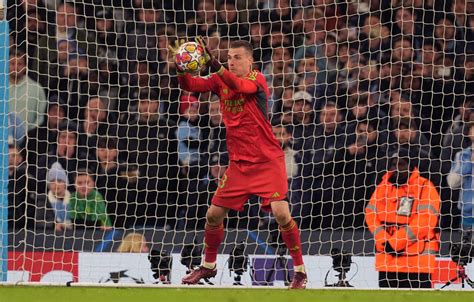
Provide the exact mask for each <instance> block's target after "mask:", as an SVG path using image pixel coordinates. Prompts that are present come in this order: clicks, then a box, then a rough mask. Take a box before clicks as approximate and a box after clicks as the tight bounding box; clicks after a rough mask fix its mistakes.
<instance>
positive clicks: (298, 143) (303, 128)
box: [292, 91, 315, 150]
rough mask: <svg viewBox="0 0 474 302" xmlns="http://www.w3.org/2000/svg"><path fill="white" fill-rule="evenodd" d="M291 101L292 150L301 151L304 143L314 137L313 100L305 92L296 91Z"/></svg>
mask: <svg viewBox="0 0 474 302" xmlns="http://www.w3.org/2000/svg"><path fill="white" fill-rule="evenodd" d="M293 100H294V103H293V108H292V109H293V126H294V128H293V131H292V132H293V148H294V149H295V150H302V149H303V146H304V145H305V143H306V141H308V140H309V139H311V138H312V137H313V136H314V135H315V133H314V132H315V127H314V121H315V113H314V110H313V98H312V97H311V95H310V94H309V93H308V92H306V91H297V92H296V93H295V94H294V95H293Z"/></svg>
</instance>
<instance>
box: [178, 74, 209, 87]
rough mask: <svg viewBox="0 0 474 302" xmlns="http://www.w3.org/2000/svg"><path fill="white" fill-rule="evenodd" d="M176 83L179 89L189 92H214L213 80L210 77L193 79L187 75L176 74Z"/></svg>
mask: <svg viewBox="0 0 474 302" xmlns="http://www.w3.org/2000/svg"><path fill="white" fill-rule="evenodd" d="M178 82H179V86H180V87H181V89H184V90H187V91H191V92H208V91H214V83H215V79H213V78H212V76H211V77H209V78H202V77H193V76H192V75H190V74H189V73H185V72H184V73H182V72H178Z"/></svg>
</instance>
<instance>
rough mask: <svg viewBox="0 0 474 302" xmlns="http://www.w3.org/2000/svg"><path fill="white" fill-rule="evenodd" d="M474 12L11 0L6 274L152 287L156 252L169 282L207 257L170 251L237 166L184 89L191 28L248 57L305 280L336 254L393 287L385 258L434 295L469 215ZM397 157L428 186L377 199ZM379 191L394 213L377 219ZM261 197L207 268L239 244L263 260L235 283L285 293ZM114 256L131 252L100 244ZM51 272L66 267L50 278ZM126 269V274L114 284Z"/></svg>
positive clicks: (194, 238)
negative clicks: (280, 163)
mask: <svg viewBox="0 0 474 302" xmlns="http://www.w3.org/2000/svg"><path fill="white" fill-rule="evenodd" d="M473 13H474V3H473V2H471V1H469V0H452V1H437V0H431V1H417V0H414V1H384V0H380V1H336V0H315V1H307V0H295V1H291V0H274V1H238V0H235V1H232V0H224V1H212V0H211V1H209V0H200V1H198V0H196V1H183V0H178V1H149V0H133V1H131V0H126V1H125V0H124V1H113V0H101V1H92V0H91V1H75V2H65V3H63V2H62V1H58V0H37V1H15V0H8V1H7V9H6V20H7V21H8V24H9V29H10V32H9V37H10V49H9V51H10V56H9V66H10V73H9V87H8V89H9V98H8V121H9V124H8V134H9V136H8V138H9V139H8V144H9V166H8V171H9V174H8V176H9V179H8V204H7V203H6V202H4V203H3V207H7V206H8V227H9V228H8V234H9V241H8V244H7V248H8V251H9V253H8V271H9V273H8V276H9V277H8V279H7V280H8V281H17V280H23V281H28V282H32V281H43V282H47V281H58V280H59V281H64V280H65V279H66V281H68V280H67V279H71V280H74V281H79V282H81V281H82V282H87V281H92V282H112V281H113V280H115V279H116V280H120V282H124V280H128V281H130V282H137V280H138V281H140V280H141V281H143V282H144V283H148V282H155V281H156V280H161V279H159V278H158V279H155V278H154V277H153V276H152V275H151V274H152V272H151V271H150V270H149V263H148V262H147V259H146V255H145V254H146V253H148V251H149V250H151V249H153V250H159V251H161V252H162V254H161V256H160V257H161V258H160V259H168V258H167V256H166V255H171V256H172V257H175V258H176V259H175V261H174V262H173V272H174V273H173V275H172V276H171V278H170V279H169V280H171V281H172V283H178V284H179V283H180V277H181V276H182V275H183V274H184V272H185V271H186V267H187V268H189V267H192V266H193V263H194V264H196V262H197V263H198V262H199V257H197V255H199V251H197V252H196V253H195V254H196V255H195V256H196V257H194V256H193V257H191V256H186V255H184V258H185V259H188V258H189V259H188V260H190V261H191V260H192V261H191V264H189V263H187V264H184V265H181V264H180V262H182V258H183V255H182V254H181V255H180V253H181V252H182V251H184V250H186V248H189V247H194V248H196V249H200V248H202V245H201V242H202V237H203V229H204V223H205V216H206V210H207V208H208V206H209V205H210V200H211V198H212V196H213V194H214V192H215V191H216V189H217V187H218V185H219V179H221V178H222V177H223V175H224V173H225V170H226V167H227V166H228V161H229V160H228V154H227V147H226V140H225V137H226V130H225V127H224V125H223V121H222V116H221V113H220V104H219V98H218V97H217V96H215V95H212V94H211V93H192V92H188V91H184V90H181V89H180V88H179V85H178V81H177V75H176V69H175V65H174V58H172V57H171V56H170V53H169V51H168V49H167V46H168V45H172V44H174V42H175V41H176V40H177V39H180V38H183V39H186V40H190V41H191V40H193V38H194V37H196V36H198V35H201V36H203V37H205V38H206V40H207V44H208V46H209V48H210V49H212V50H213V53H214V55H215V56H216V57H217V58H218V59H219V61H220V62H222V63H223V64H224V65H225V64H226V61H227V52H228V49H229V45H230V43H231V42H232V41H233V40H236V39H241V40H246V41H249V42H250V43H251V44H252V46H253V48H254V52H253V57H254V62H255V64H254V66H255V68H256V69H258V70H260V71H261V72H262V74H263V75H264V76H265V78H266V81H267V83H268V86H269V88H270V91H271V96H270V99H269V107H268V108H269V112H270V113H269V116H268V119H269V121H270V122H271V124H272V128H273V132H274V134H275V136H276V138H277V139H278V141H279V142H280V143H281V145H282V149H283V150H284V153H285V160H286V169H287V175H288V183H289V188H290V191H289V193H288V201H289V204H290V206H291V213H292V215H293V217H294V218H295V220H296V221H297V223H298V225H299V227H300V230H301V236H302V242H303V253H304V255H305V257H306V258H305V259H307V271H308V274H309V276H310V286H314V287H318V286H321V285H323V279H324V271H325V270H326V269H330V268H331V267H333V268H336V271H337V269H339V270H343V271H345V269H340V268H339V267H338V266H337V265H336V264H335V265H331V262H330V259H331V258H329V257H328V255H330V254H331V251H333V252H334V250H333V249H334V248H337V249H339V250H344V251H345V252H347V254H350V255H354V257H353V258H352V261H353V262H355V263H358V264H359V265H358V266H359V269H358V271H359V273H358V274H356V275H355V276H354V281H352V282H353V283H354V282H355V284H356V285H357V286H360V287H367V286H368V287H377V286H378V285H379V284H378V278H379V275H378V273H376V271H375V265H376V264H377V270H378V271H382V272H384V273H385V272H388V274H389V275H388V277H387V279H388V280H390V282H400V283H397V284H396V285H397V286H403V285H402V284H403V283H402V281H403V278H404V277H400V278H398V277H393V275H390V273H391V272H393V269H394V267H398V268H399V269H401V272H403V273H408V272H416V273H418V272H421V273H431V274H432V275H431V276H432V277H431V280H432V281H433V284H434V286H437V285H439V284H441V283H443V282H445V281H447V280H448V279H449V278H450V277H453V276H456V270H455V267H456V265H455V264H453V263H452V262H449V261H450V260H449V259H450V249H449V246H450V243H455V242H458V241H459V240H460V238H461V237H462V236H465V235H466V234H468V233H469V232H468V230H469V229H471V228H472V225H473V222H472V221H473V219H474V218H473V217H474V213H473V206H472V203H473V201H472V197H471V195H470V193H469V192H470V190H471V185H472V184H471V177H472V171H471V170H472V168H471V163H472V156H471V151H470V147H471V139H470V138H471V137H472V135H473V133H474V132H470V125H471V123H470V122H471V121H472V120H473V119H474V115H473V114H474V111H473V110H472V108H474V107H473V106H474V99H473V97H472V94H473V88H474V84H473V83H472V82H473V77H474V40H473V31H474V17H473ZM5 34H6V33H5ZM207 74H208V73H207V72H206V71H203V72H202V74H201V75H202V76H206V75H207ZM403 152H406V153H407V154H406V155H404V156H406V157H407V158H409V159H410V165H416V166H417V167H418V168H417V169H418V170H419V175H421V177H422V179H427V180H429V181H431V183H432V184H433V186H434V187H433V188H431V189H429V191H430V194H431V195H422V194H425V193H426V192H425V193H423V192H420V188H421V190H423V188H424V187H425V183H423V182H420V183H423V185H420V184H419V183H417V184H416V185H415V186H414V187H416V189H414V190H415V191H416V192H415V191H410V192H405V193H400V192H401V191H400V190H401V189H399V193H393V192H392V191H390V190H388V189H387V190H386V191H385V192H384V194H385V195H384V196H382V195H383V194H382V193H380V194H379V195H378V197H379V198H378V199H377V200H375V199H374V200H373V201H370V199H371V197H372V195H373V193H374V191H375V190H376V188H377V186H378V184H380V182H381V181H383V179H384V178H383V176H384V175H385V174H386V172H387V168H388V167H389V166H390V164H391V163H392V159H393V158H394V157H397V156H401V153H403ZM256 173H258V171H256ZM398 180H399V181H402V180H401V178H399V179H398ZM391 181H392V182H395V181H397V180H394V179H393V178H391ZM426 186H429V185H428V184H426ZM390 194H392V195H390ZM397 194H398V195H397ZM417 194H419V195H417ZM388 195H390V196H388ZM374 196H375V195H374ZM426 196H428V197H426ZM405 197H406V198H405ZM390 198H392V199H390ZM393 198H395V199H393ZM389 199H390V200H389ZM436 199H438V200H436ZM387 200H389V201H391V202H393V200H395V204H396V205H397V206H398V208H397V206H394V207H393V208H390V209H391V210H388V209H386V208H383V207H384V206H385V205H386V203H385V201H387ZM397 200H398V201H397ZM410 200H411V201H410ZM258 201H259V200H258V198H256V197H255V198H254V197H252V198H251V199H250V200H249V203H248V204H247V205H246V207H245V210H244V211H243V212H239V213H237V212H235V211H231V212H230V213H229V217H228V218H227V219H226V221H225V226H226V228H227V229H228V230H229V231H228V233H227V235H226V239H225V242H224V244H223V245H222V249H221V250H220V251H221V252H222V255H220V256H219V257H220V258H219V259H220V260H219V261H220V262H219V263H218V265H219V267H220V268H223V267H226V266H227V263H226V262H225V261H226V259H227V258H226V256H225V254H229V253H231V252H232V251H233V249H234V247H235V246H238V245H237V243H239V242H244V243H245V253H246V254H250V255H251V264H252V265H253V267H254V268H256V269H254V270H253V274H252V276H251V277H249V278H248V279H245V280H246V282H247V283H246V284H248V285H251V284H253V285H262V284H273V283H271V282H273V281H276V282H277V283H278V281H282V282H285V281H287V280H286V277H285V274H284V273H285V271H286V269H285V265H289V269H291V261H289V262H288V263H287V262H285V261H288V258H287V257H284V256H282V257H276V258H275V256H267V255H265V254H272V255H275V254H278V253H279V254H281V255H286V254H287V252H286V250H285V249H284V248H281V243H279V241H278V234H277V233H278V232H277V231H276V230H277V229H278V228H277V225H276V222H275V220H274V218H273V217H272V216H271V215H268V214H266V213H264V212H262V211H261V210H260V209H259V206H258ZM387 203H388V201H387ZM400 203H404V204H405V210H406V207H407V206H408V207H409V209H408V213H405V214H404V212H403V210H404V208H403V206H402V205H401V204H400ZM381 204H382V205H381ZM407 204H408V205H407ZM430 207H431V208H430ZM377 211H378V212H377ZM374 213H375V214H376V215H378V218H376V219H375V222H374V220H373V216H374ZM397 215H398V216H397ZM369 216H370V217H369ZM415 216H416V219H417V220H416V222H413V221H415ZM400 219H401V220H400ZM410 223H412V224H414V225H411V224H410ZM428 225H429V227H428ZM379 227H381V228H382V229H383V230H384V231H385V232H386V233H387V237H385V238H386V239H387V238H392V239H393V241H392V245H397V246H393V248H395V249H396V250H397V251H398V250H399V251H400V253H401V254H403V253H411V252H408V249H410V251H411V250H413V251H414V252H413V253H414V254H416V255H421V254H423V253H424V252H425V253H428V250H430V252H431V248H428V245H429V244H432V245H433V251H432V252H434V253H435V254H436V255H437V256H439V257H438V258H437V260H436V264H435V263H434V262H429V263H428V262H426V261H425V260H422V258H421V256H415V257H414V258H412V259H415V260H413V261H415V262H413V263H417V265H416V267H418V269H414V270H410V271H407V269H406V268H403V265H402V264H401V263H398V264H397V265H398V266H397V265H395V266H392V264H390V265H389V264H388V262H383V261H382V262H380V259H378V258H375V259H374V258H373V257H374V255H380V253H381V249H382V250H383V248H384V247H383V245H382V247H381V246H380V244H381V239H380V238H379V237H377V236H379V235H378V232H379ZM411 227H412V228H413V230H411V229H410V228H411ZM236 230H240V231H236ZM410 230H411V231H414V232H415V234H413V233H410ZM440 230H441V232H440ZM244 231H246V232H244ZM402 231H403V232H406V234H404V235H405V236H404V237H403V234H402ZM440 235H441V236H440ZM412 236H413V237H415V238H413V237H412ZM374 238H375V239H376V240H374ZM439 238H441V239H439ZM407 240H408V242H409V243H406V242H407ZM399 243H400V244H401V245H402V246H403V245H406V246H407V249H406V250H405V248H404V247H403V248H400V247H399V246H398V245H399ZM421 243H426V246H423V247H422V246H421ZM438 243H440V244H438ZM414 245H416V247H417V248H418V249H415V247H414ZM408 247H409V248H408ZM430 247H431V245H430ZM462 247H463V246H462ZM111 251H118V252H123V254H121V255H113V257H112V256H107V254H101V253H100V252H111ZM134 252H137V253H142V255H141V256H143V255H144V256H143V257H145V258H143V257H141V258H140V257H138V256H136V255H134V254H132V253H134ZM191 254H192V253H191ZM382 254H384V255H389V256H390V257H392V256H393V255H392V254H390V253H388V252H387V253H382ZM15 255H16V256H15ZM65 255H66V256H65ZM310 255H311V256H310ZM315 255H316V256H315ZM334 255H335V256H337V255H338V253H337V252H335V253H333V256H334ZM319 256H321V260H317V261H313V260H312V257H316V258H317V257H319ZM101 257H102V258H101ZM137 257H138V258H137ZM186 257H188V258H186ZM376 257H377V256H376ZM393 257H396V256H393ZM267 258H268V259H273V260H272V261H273V262H272V263H270V264H262V263H263V262H261V261H263V260H265V259H267ZM343 258H344V257H343ZM19 259H20V260H19ZM262 259H263V260H262ZM285 259H286V260H285ZM318 259H319V258H318ZM344 259H345V260H347V258H344ZM399 259H401V258H399ZM403 259H405V258H403ZM1 260H2V261H5V260H6V259H1ZM193 261H194V262H193ZM403 261H408V260H406V259H405V260H403ZM374 262H375V264H374ZM32 263H36V266H39V267H40V268H38V267H36V268H35V265H33V264H32ZM134 263H135V264H136V263H139V265H138V266H139V268H133V269H132V268H131V267H133V264H134ZM265 263H266V262H265ZM381 263H382V264H381ZM27 264H31V265H27ZM404 265H405V267H406V266H407V263H405V264H404ZM408 266H411V264H409V265H408ZM57 267H63V269H62V271H63V274H52V273H49V275H48V272H50V271H54V270H55V268H56V269H57ZM78 267H79V271H78V269H77V268H78ZM117 267H118V268H120V269H122V268H123V269H128V270H132V271H129V273H123V272H122V273H121V274H118V275H117V274H116V275H114V276H112V273H111V272H115V271H118V270H119V269H118V268H117ZM272 269H273V272H274V274H273V273H272V274H273V275H270V277H268V274H270V273H271V270H272ZM57 270H59V271H61V269H57ZM81 270H82V272H84V271H87V272H88V273H82V275H81ZM260 271H263V272H264V273H261V274H260V275H259V273H258V272H260ZM364 271H365V272H366V274H365V275H364ZM269 272H270V273H269ZM361 272H362V273H361ZM109 273H110V276H109V277H110V278H108V277H107V276H108V275H107V274H109ZM234 273H235V270H234ZM141 274H142V275H141ZM262 274H263V275H262ZM453 274H454V275H453ZM46 275H47V276H46ZM139 275H140V276H145V277H143V278H142V279H140V278H139V277H136V276H139ZM159 275H162V274H160V273H159V274H158V275H157V276H159ZM91 276H93V277H91ZM262 276H263V277H262ZM267 277H268V278H267ZM114 278H115V279H114ZM117 278H118V279H117ZM259 278H260V279H259ZM408 278H414V279H416V280H417V281H419V282H420V283H423V282H426V280H425V279H426V276H425V275H419V276H417V277H413V276H412V275H411V276H409V277H408ZM436 278H437V279H436ZM224 279H225V278H224ZM163 280H164V279H163ZM163 280H161V281H163ZM269 280H270V281H271V282H270V281H269ZM3 281H5V280H3ZM59 281H58V282H59ZM114 282H115V281H114ZM220 282H222V276H221V281H220ZM225 282H227V281H224V283H225ZM229 282H230V284H232V282H233V280H230V281H229ZM137 283H139V282H137ZM216 283H219V281H216ZM391 284H392V286H393V284H394V283H391Z"/></svg>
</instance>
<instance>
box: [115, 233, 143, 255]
mask: <svg viewBox="0 0 474 302" xmlns="http://www.w3.org/2000/svg"><path fill="white" fill-rule="evenodd" d="M149 251H150V247H149V246H148V242H147V240H146V238H145V236H144V235H142V234H139V233H135V232H132V233H128V234H127V235H126V236H125V237H124V238H123V239H122V242H120V245H119V246H118V248H117V252H118V253H148V252H149Z"/></svg>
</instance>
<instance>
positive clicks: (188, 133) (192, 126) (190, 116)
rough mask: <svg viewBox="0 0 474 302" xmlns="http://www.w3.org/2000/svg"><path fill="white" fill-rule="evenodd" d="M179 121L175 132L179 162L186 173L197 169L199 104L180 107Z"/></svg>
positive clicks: (194, 103)
mask: <svg viewBox="0 0 474 302" xmlns="http://www.w3.org/2000/svg"><path fill="white" fill-rule="evenodd" d="M180 113H181V117H180V121H179V123H178V129H177V130H176V137H177V138H178V142H179V144H178V154H179V160H180V162H181V164H182V166H183V168H184V170H185V171H186V174H188V173H189V172H190V170H195V169H198V163H199V147H200V144H201V142H200V139H201V137H202V136H201V130H200V129H199V127H198V123H199V102H193V103H189V105H188V106H187V107H184V106H181V107H180Z"/></svg>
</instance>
